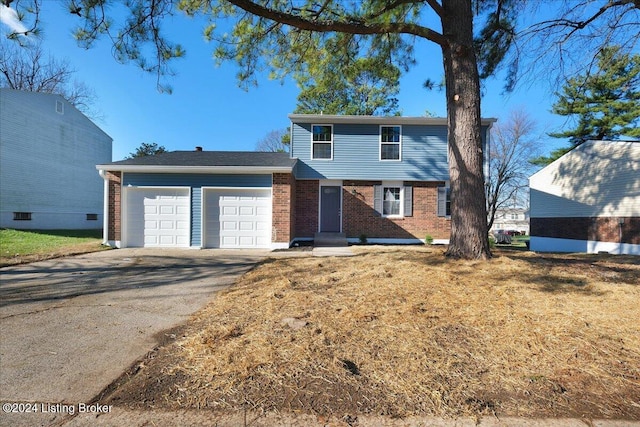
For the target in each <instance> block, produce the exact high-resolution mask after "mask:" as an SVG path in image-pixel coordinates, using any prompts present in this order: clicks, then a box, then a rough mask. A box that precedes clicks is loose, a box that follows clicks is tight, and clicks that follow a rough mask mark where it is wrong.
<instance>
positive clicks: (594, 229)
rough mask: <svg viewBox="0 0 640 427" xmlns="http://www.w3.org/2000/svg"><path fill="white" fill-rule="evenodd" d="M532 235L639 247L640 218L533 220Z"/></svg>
mask: <svg viewBox="0 0 640 427" xmlns="http://www.w3.org/2000/svg"><path fill="white" fill-rule="evenodd" d="M621 219H622V220H623V221H624V222H623V223H622V224H620V220H621ZM531 235H532V236H537V237H554V238H560V239H572V240H593V241H599V242H612V243H630V244H634V245H638V244H640V218H638V217H626V218H621V217H591V218H585V217H574V218H531Z"/></svg>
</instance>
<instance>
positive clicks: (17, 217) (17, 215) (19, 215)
mask: <svg viewBox="0 0 640 427" xmlns="http://www.w3.org/2000/svg"><path fill="white" fill-rule="evenodd" d="M13 220H14V221H31V212H14V213H13Z"/></svg>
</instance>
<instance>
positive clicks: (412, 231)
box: [97, 114, 494, 248]
mask: <svg viewBox="0 0 640 427" xmlns="http://www.w3.org/2000/svg"><path fill="white" fill-rule="evenodd" d="M289 118H290V119H291V147H290V153H264V152H227V151H203V150H202V149H201V148H199V147H198V148H197V149H196V150H195V151H175V152H169V153H163V154H158V155H155V156H149V157H141V158H135V159H129V160H123V161H120V162H114V163H109V164H103V165H98V166H97V168H98V169H99V171H100V174H101V175H102V176H103V178H104V180H105V194H106V195H107V196H106V197H107V198H108V200H109V203H108V205H107V207H106V209H105V223H106V225H105V230H106V231H105V241H106V242H107V243H109V244H111V245H115V246H118V247H127V246H167V247H196V248H210V247H212V248H285V247H289V246H290V245H291V244H292V243H294V242H295V241H302V240H312V239H314V237H315V236H316V234H317V233H343V234H344V235H345V236H346V237H347V238H348V239H349V240H350V241H354V242H355V241H358V239H359V237H360V236H362V235H364V236H366V237H367V240H368V241H370V242H374V243H376V242H377V243H418V242H421V241H424V239H425V237H426V235H427V234H428V235H430V236H432V237H433V238H434V239H435V241H436V242H438V241H440V242H446V241H448V238H449V233H450V224H449V214H450V203H449V185H448V179H449V172H448V164H447V120H446V119H442V118H426V117H374V116H330V115H298V114H293V115H290V116H289ZM493 122H494V120H493V119H485V120H483V122H482V136H483V141H484V142H485V144H486V138H487V137H488V132H489V128H490V127H491V124H492V123H493Z"/></svg>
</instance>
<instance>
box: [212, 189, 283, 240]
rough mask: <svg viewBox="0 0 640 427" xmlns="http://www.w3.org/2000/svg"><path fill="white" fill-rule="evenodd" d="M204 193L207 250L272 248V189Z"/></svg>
mask: <svg viewBox="0 0 640 427" xmlns="http://www.w3.org/2000/svg"><path fill="white" fill-rule="evenodd" d="M204 194H205V196H204V199H205V210H204V215H205V220H204V228H205V239H206V240H205V246H206V247H216V248H217V247H220V248H268V247H270V245H271V191H270V190H268V189H265V190H255V189H253V190H244V189H229V190H220V189H209V190H206V191H205V193H204Z"/></svg>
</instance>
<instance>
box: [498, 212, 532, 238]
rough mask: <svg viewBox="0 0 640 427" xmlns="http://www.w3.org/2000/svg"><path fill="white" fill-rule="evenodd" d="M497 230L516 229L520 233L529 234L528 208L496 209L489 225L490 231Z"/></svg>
mask: <svg viewBox="0 0 640 427" xmlns="http://www.w3.org/2000/svg"><path fill="white" fill-rule="evenodd" d="M498 230H505V231H517V232H518V233H520V234H525V235H528V234H529V210H528V209H524V208H500V209H496V216H495V219H494V221H493V226H492V227H491V230H490V231H491V232H492V233H496V232H498Z"/></svg>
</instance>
